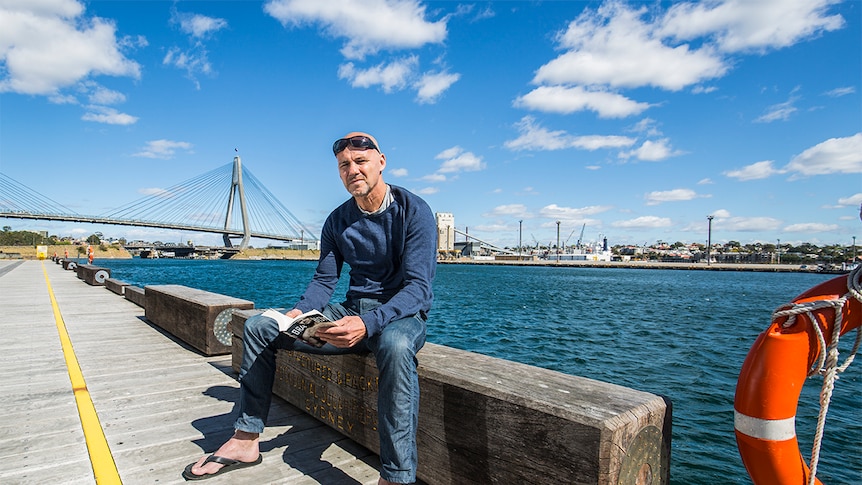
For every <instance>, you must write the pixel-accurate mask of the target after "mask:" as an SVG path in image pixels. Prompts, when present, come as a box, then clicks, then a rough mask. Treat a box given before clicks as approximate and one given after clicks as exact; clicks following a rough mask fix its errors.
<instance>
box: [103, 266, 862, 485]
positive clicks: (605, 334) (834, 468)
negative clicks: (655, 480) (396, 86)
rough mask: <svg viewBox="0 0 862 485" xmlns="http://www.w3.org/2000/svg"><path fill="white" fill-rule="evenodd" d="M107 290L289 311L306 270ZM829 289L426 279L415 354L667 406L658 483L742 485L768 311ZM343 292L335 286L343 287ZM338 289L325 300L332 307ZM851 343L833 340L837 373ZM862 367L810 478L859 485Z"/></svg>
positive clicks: (741, 282) (203, 271) (541, 276)
mask: <svg viewBox="0 0 862 485" xmlns="http://www.w3.org/2000/svg"><path fill="white" fill-rule="evenodd" d="M94 264H96V265H99V266H103V267H107V268H111V270H112V277H114V278H117V279H120V280H123V281H126V282H129V283H131V284H135V285H139V286H144V285H149V284H182V285H187V286H191V287H195V288H200V289H204V290H208V291H213V292H216V293H222V294H226V295H231V296H234V297H238V298H244V299H248V300H251V301H254V302H255V306H256V307H257V308H266V307H285V306H291V305H292V304H293V302H295V300H296V299H297V298H298V297H299V295H300V294H301V293H302V292H303V290H304V289H305V285H306V284H307V282H308V280H309V279H310V278H311V275H312V274H313V272H314V267H315V262H313V261H243V260H239V261H230V260H227V261H222V260H220V261H201V260H167V259H161V260H141V259H133V260H97V261H95V263H94ZM833 277H835V276H834V275H823V274H810V273H756V272H743V271H739V272H737V271H687V270H658V269H655V270H653V269H613V268H611V269H605V268H574V267H527V266H492V265H461V264H445V265H439V266H438V270H437V279H436V281H435V283H434V292H435V305H434V309H433V310H432V312H431V315H430V318H429V322H428V324H429V328H428V340H429V341H430V342H434V343H437V344H441V345H447V346H450V347H456V348H460V349H464V350H469V351H473V352H478V353H482V354H487V355H492V356H495V357H499V358H503V359H507V360H512V361H518V362H522V363H526V364H531V365H536V366H540V367H545V368H548V369H553V370H557V371H560V372H564V373H567V374H573V375H578V376H584V377H589V378H592V379H597V380H601V381H605V382H611V383H614V384H619V385H623V386H627V387H631V388H635V389H639V390H642V391H647V392H651V393H655V394H661V395H664V396H668V397H669V398H670V399H671V401H672V403H673V441H672V455H671V483H672V484H675V485H690V484H702V483H715V484H747V483H750V479H749V478H748V475H747V473H746V471H745V469H744V467H743V465H742V462H741V460H740V458H739V454H738V452H737V448H736V442H735V438H734V432H733V397H734V391H735V388H736V380H737V377H738V373H739V369H740V367H741V365H742V362H743V360H744V359H745V356H746V354H747V353H748V350H749V348H750V347H751V344H752V343H753V342H754V339H755V338H756V337H757V335H758V334H759V333H760V332H761V331H763V330H764V329H765V328H766V327H767V326H768V325H769V321H770V315H771V313H772V311H773V310H774V309H775V308H777V307H778V306H779V305H782V304H784V303H787V302H788V301H790V300H791V299H792V298H793V297H795V296H797V295H798V294H800V293H802V292H803V291H805V290H807V289H808V288H810V287H812V286H814V285H816V284H818V283H821V282H823V281H826V280H827V279H830V278H833ZM344 279H345V278H342V280H344ZM344 283H345V282H344V281H342V282H341V283H340V286H339V288H337V290H336V297H338V298H340V297H341V296H343V294H344V290H345V285H344ZM854 338H855V335H854V334H848V335H847V336H845V338H844V342H843V343H842V345H841V347H840V349H841V351H842V357H841V361H843V358H844V356H845V355H846V354H847V352H848V351H849V349H850V348H851V347H852V343H853V339H854ZM821 384H822V380H821V379H820V378H812V379H809V381H808V382H807V383H806V385H805V387H804V389H803V392H802V397H801V398H800V404H799V410H798V413H797V434H798V436H799V441H800V446H801V451H802V454H803V456H804V457H805V459H806V460H807V459H808V457H809V456H810V453H811V444H812V440H813V435H814V428H815V425H816V420H817V414H818V412H819V402H818V400H819V393H820V386H821ZM860 410H862V357H860V358H859V359H857V361H856V362H854V364H853V365H851V366H850V368H849V369H848V370H847V372H845V373H844V374H842V375H841V377H840V379H839V380H838V382H837V384H836V389H835V391H834V394H833V397H832V402H831V405H830V408H829V415H828V418H827V422H826V433H825V438H824V440H823V447H822V450H821V459H820V462H819V468H818V474H817V476H818V478H819V479H821V480H822V481H823V483H825V484H827V485H836V484H860V483H862V419H861V418H862V414H860Z"/></svg>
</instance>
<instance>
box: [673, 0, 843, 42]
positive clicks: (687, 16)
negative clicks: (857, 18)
mask: <svg viewBox="0 0 862 485" xmlns="http://www.w3.org/2000/svg"><path fill="white" fill-rule="evenodd" d="M834 3H835V1H834V0H757V1H750V0H725V1H711V2H699V3H693V2H686V3H679V4H676V5H673V6H672V7H671V8H670V10H668V12H667V14H666V15H665V18H664V20H663V25H662V29H661V31H662V34H663V35H668V36H674V37H676V38H678V39H683V40H691V39H696V38H700V37H710V38H712V39H714V40H715V42H716V44H717V46H718V48H719V49H721V50H722V51H724V52H739V51H752V50H753V51H765V50H767V49H780V48H782V47H788V46H791V45H793V44H795V43H797V42H799V41H801V40H804V39H807V38H811V37H814V36H816V35H819V34H820V33H822V32H824V31H832V30H836V29H839V28H841V27H843V26H844V19H843V18H842V17H841V16H840V15H827V12H826V10H827V9H828V8H829V6H830V5H832V4H834Z"/></svg>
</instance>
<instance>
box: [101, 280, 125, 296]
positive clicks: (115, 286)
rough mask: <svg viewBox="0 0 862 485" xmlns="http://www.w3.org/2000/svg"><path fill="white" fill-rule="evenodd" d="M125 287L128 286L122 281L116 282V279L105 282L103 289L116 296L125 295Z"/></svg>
mask: <svg viewBox="0 0 862 485" xmlns="http://www.w3.org/2000/svg"><path fill="white" fill-rule="evenodd" d="M127 286H129V284H128V283H126V282H125V281H122V280H118V279H116V278H108V279H106V280H105V288H107V289H109V290H111V291H113V292H114V293H116V294H118V295H125V293H126V287H127Z"/></svg>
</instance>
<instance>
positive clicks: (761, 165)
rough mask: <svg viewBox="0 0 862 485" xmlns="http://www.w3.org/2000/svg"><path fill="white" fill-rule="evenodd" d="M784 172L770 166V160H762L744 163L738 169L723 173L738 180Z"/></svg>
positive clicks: (753, 178) (754, 178)
mask: <svg viewBox="0 0 862 485" xmlns="http://www.w3.org/2000/svg"><path fill="white" fill-rule="evenodd" d="M782 173H786V171H785V170H779V169H776V168H775V167H773V166H772V160H763V161H762V162H756V163H752V164H751V165H746V166H745V167H742V168H741V169H739V170H728V171H726V172H724V175H726V176H728V177H730V178H734V179H738V180H742V181H745V180H758V179H765V178H767V177H771V176H773V175H776V174H782Z"/></svg>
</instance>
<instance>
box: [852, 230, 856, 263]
mask: <svg viewBox="0 0 862 485" xmlns="http://www.w3.org/2000/svg"><path fill="white" fill-rule="evenodd" d="M853 264H856V236H853Z"/></svg>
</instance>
